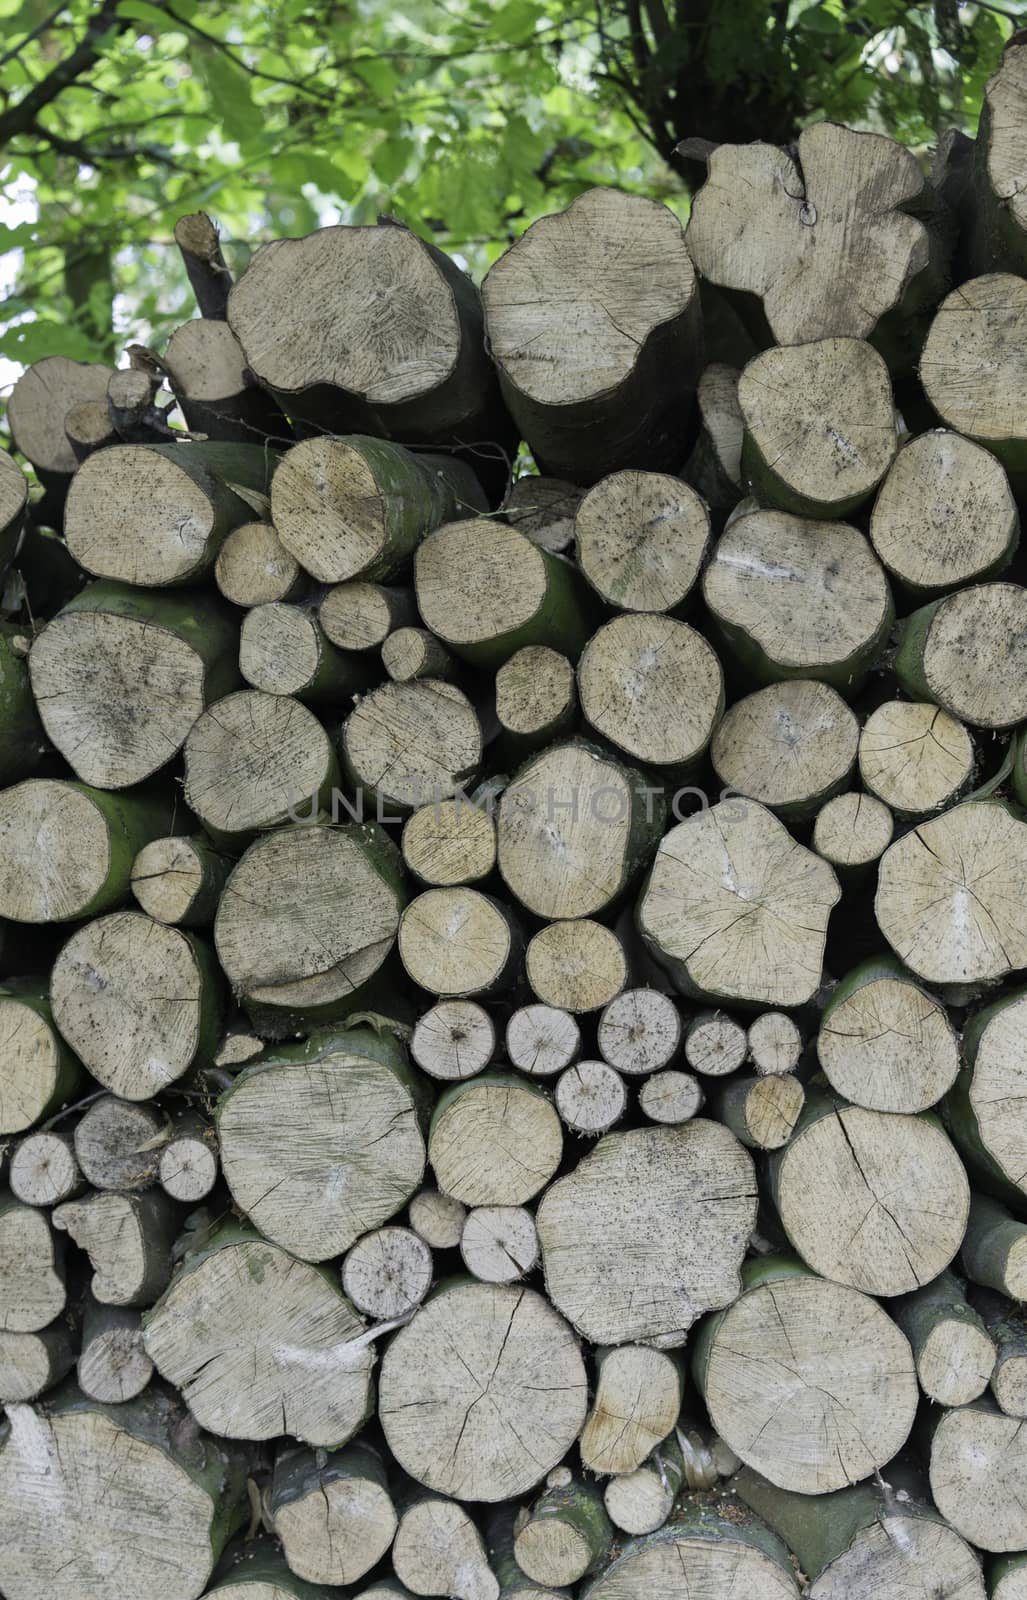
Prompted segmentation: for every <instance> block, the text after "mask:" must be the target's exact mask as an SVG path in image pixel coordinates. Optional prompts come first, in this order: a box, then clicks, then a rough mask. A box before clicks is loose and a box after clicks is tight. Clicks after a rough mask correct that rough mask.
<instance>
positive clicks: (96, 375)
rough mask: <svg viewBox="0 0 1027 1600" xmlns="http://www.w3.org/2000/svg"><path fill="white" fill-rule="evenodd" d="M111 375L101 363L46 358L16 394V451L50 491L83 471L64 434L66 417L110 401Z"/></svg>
mask: <svg viewBox="0 0 1027 1600" xmlns="http://www.w3.org/2000/svg"><path fill="white" fill-rule="evenodd" d="M110 375H111V369H110V367H104V366H100V365H99V364H97V363H96V362H91V361H69V360H68V358H67V356H45V357H44V358H43V360H42V361H36V362H34V363H33V365H32V366H31V367H27V368H26V369H25V371H24V372H23V373H22V375H21V377H20V378H19V379H18V381H17V383H16V384H15V385H14V388H13V389H12V390H11V393H10V396H9V398H8V401H7V422H8V426H9V427H10V430H11V438H12V439H13V441H14V446H15V449H16V450H18V451H20V453H21V454H22V455H23V456H24V457H25V459H26V460H27V461H31V463H32V465H33V466H34V467H35V469H36V472H37V474H38V475H39V477H40V482H41V483H43V484H45V485H46V486H47V487H48V488H49V487H51V486H52V485H54V484H55V482H56V483H61V480H67V479H68V478H70V476H71V474H72V473H73V472H74V471H75V470H76V468H77V466H78V462H77V460H76V459H75V453H74V451H73V450H72V448H71V445H70V443H69V442H68V436H67V434H66V433H65V431H64V418H65V416H66V415H67V413H68V412H69V411H70V410H71V409H72V408H73V407H74V406H78V405H81V404H82V402H83V401H87V400H103V401H106V399H107V380H108V379H109V377H110ZM62 486H63V485H62Z"/></svg>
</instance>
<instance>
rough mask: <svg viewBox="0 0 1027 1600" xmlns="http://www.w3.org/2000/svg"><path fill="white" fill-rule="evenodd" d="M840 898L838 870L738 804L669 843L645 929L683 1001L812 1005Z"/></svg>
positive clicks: (648, 892) (680, 831)
mask: <svg viewBox="0 0 1027 1600" xmlns="http://www.w3.org/2000/svg"><path fill="white" fill-rule="evenodd" d="M892 848H893V849H894V848H895V846H892ZM885 860H887V856H886V857H885ZM840 896H841V890H840V888H839V885H838V879H837V877H836V876H835V873H834V869H833V868H832V867H830V866H828V864H827V862H826V861H822V860H821V858H820V857H819V856H816V855H814V854H813V853H812V851H809V850H807V849H805V847H804V846H803V845H800V844H798V843H797V842H796V841H795V840H794V839H793V838H792V836H791V834H790V833H789V832H788V831H787V829H786V828H785V826H784V824H783V823H781V822H779V821H778V820H777V818H776V817H775V816H773V814H772V813H771V812H769V811H767V810H766V809H765V808H764V807H763V806H761V805H757V804H756V803H755V802H754V801H752V800H740V799H737V800H736V799H731V800H727V801H722V802H721V803H720V804H719V805H715V806H712V807H711V808H710V809H709V810H706V811H702V812H698V813H696V815H695V816H693V817H689V819H688V820H687V821H686V822H682V823H679V824H678V826H677V827H676V828H672V829H671V830H670V832H669V833H668V834H666V836H665V837H664V838H663V839H662V840H661V842H660V846H659V849H658V850H657V852H656V859H655V861H654V862H653V866H652V870H651V872H650V874H649V878H648V880H647V883H646V886H645V889H644V890H643V892H642V897H641V900H640V901H639V906H638V925H639V928H640V930H641V933H642V936H643V938H644V940H645V942H646V944H647V945H648V947H649V949H650V950H651V952H652V954H653V955H654V956H655V957H656V959H657V960H658V961H659V962H661V964H663V965H664V966H666V968H667V970H668V971H669V972H670V974H671V976H672V978H673V979H674V982H675V984H676V985H677V987H678V988H679V989H680V990H681V991H682V992H683V993H685V994H691V995H693V996H695V995H698V996H703V997H706V998H709V999H714V1000H728V1001H730V1000H742V1001H746V1002H749V1003H753V1004H757V1005H764V1006H765V1005H772V1006H796V1005H804V1004H805V1003H806V1002H807V1001H808V1000H811V999H812V997H813V995H814V994H815V993H816V991H817V989H818V988H819V987H820V982H821V975H822V962H823V951H824V941H825V938H826V933H827V922H828V918H829V916H830V914H831V910H832V908H833V907H834V906H835V905H836V904H837V902H838V900H839V898H840Z"/></svg>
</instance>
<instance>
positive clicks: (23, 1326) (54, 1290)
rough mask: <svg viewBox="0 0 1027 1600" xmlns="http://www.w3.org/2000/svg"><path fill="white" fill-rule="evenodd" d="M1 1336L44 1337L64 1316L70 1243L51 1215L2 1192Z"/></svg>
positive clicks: (0, 1241) (0, 1262)
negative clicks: (58, 1231) (45, 1330)
mask: <svg viewBox="0 0 1027 1600" xmlns="http://www.w3.org/2000/svg"><path fill="white" fill-rule="evenodd" d="M0 1282H2V1283H3V1286H4V1293H3V1300H2V1301H0V1330H2V1331H3V1332H4V1333H39V1332H40V1331H41V1330H42V1329H43V1328H46V1327H49V1325H50V1323H51V1322H53V1321H54V1319H55V1318H56V1317H59V1316H60V1314H61V1312H62V1311H63V1310H64V1305H65V1301H66V1299H67V1293H66V1290H65V1287H64V1241H63V1239H58V1238H57V1237H56V1236H55V1235H54V1232H53V1229H52V1228H51V1226H50V1219H49V1217H48V1216H47V1214H46V1212H45V1211H38V1210H37V1209H36V1208H35V1207H34V1206H25V1205H22V1204H21V1203H20V1202H19V1201H17V1200H15V1199H13V1198H12V1197H11V1195H10V1194H7V1195H5V1194H3V1193H2V1192H0Z"/></svg>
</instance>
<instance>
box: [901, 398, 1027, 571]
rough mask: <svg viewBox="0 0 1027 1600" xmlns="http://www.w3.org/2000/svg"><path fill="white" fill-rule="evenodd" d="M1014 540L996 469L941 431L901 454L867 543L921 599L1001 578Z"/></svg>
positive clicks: (1005, 488) (988, 458)
mask: <svg viewBox="0 0 1027 1600" xmlns="http://www.w3.org/2000/svg"><path fill="white" fill-rule="evenodd" d="M1019 533H1020V520H1019V517H1018V515H1017V510H1016V502H1015V501H1014V499H1013V495H1012V491H1011V490H1010V487H1009V479H1008V478H1007V477H1006V474H1005V472H1004V471H1003V468H1002V465H1001V463H1000V462H998V461H997V460H996V459H995V457H994V456H993V455H992V454H991V452H990V451H988V450H982V448H981V447H980V445H977V444H974V443H973V441H972V440H970V439H965V438H963V436H962V435H961V434H958V433H950V432H948V431H946V430H945V429H942V428H936V429H934V430H932V431H931V432H930V433H923V434H921V435H920V436H919V437H918V438H916V439H911V440H910V441H909V443H908V444H906V445H904V446H903V448H902V449H901V450H900V451H899V453H898V455H897V456H896V458H895V461H894V462H893V464H892V466H891V467H890V469H889V471H888V475H887V477H886V478H885V480H884V482H883V483H882V484H881V488H880V491H879V492H878V495H877V499H876V500H875V502H874V509H873V512H872V513H871V517H870V539H871V542H872V544H873V546H874V549H875V550H876V551H877V554H878V556H879V557H880V559H881V561H882V562H883V563H884V565H885V567H887V569H888V571H889V572H890V573H891V574H892V576H893V577H895V578H898V579H899V580H900V581H901V582H902V583H903V584H905V585H906V587H907V588H908V589H909V590H910V591H911V593H912V594H914V595H919V596H921V597H923V598H928V597H930V596H932V595H935V594H937V592H938V591H939V590H941V589H952V588H955V587H956V585H957V584H964V583H973V582H974V581H979V580H980V579H981V578H987V577H992V576H993V575H994V574H995V573H997V572H1001V571H1002V569H1003V567H1005V566H1007V565H1008V563H1009V561H1010V558H1011V557H1012V555H1013V552H1014V550H1015V549H1016V545H1017V540H1018V538H1019Z"/></svg>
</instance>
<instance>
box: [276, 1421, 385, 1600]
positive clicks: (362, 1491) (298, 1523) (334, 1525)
mask: <svg viewBox="0 0 1027 1600" xmlns="http://www.w3.org/2000/svg"><path fill="white" fill-rule="evenodd" d="M269 1506H270V1517H271V1524H272V1527H273V1529H274V1531H275V1533H276V1534H277V1535H278V1537H279V1538H280V1539H281V1541H282V1548H283V1550H284V1552H285V1559H286V1561H287V1562H288V1563H289V1569H290V1571H291V1572H295V1573H296V1575H297V1577H300V1578H305V1579H306V1580H307V1581H308V1582H310V1583H327V1584H345V1583H355V1582H356V1581H357V1579H358V1578H362V1577H363V1576H364V1574H365V1572H368V1571H370V1569H371V1568H372V1567H373V1566H374V1565H375V1564H376V1563H377V1562H378V1561H380V1559H381V1557H382V1556H383V1555H384V1554H385V1552H386V1550H388V1548H389V1546H390V1545H391V1543H392V1540H393V1536H394V1534H395V1532H396V1527H397V1521H396V1512H395V1508H394V1506H393V1504H392V1498H391V1496H390V1494H389V1488H388V1483H387V1480H386V1477H385V1467H384V1465H383V1463H382V1459H381V1457H380V1456H379V1455H378V1454H377V1452H376V1451H374V1450H372V1449H371V1448H370V1447H369V1446H368V1445H365V1444H361V1443H357V1444H351V1445H347V1447H346V1449H345V1450H335V1451H332V1452H331V1453H330V1454H326V1453H325V1452H324V1451H316V1452H315V1451H313V1450H309V1449H306V1448H303V1447H300V1448H298V1449H296V1448H293V1449H288V1448H286V1449H282V1448H279V1450H278V1453H277V1455H276V1457H275V1470H274V1476H273V1477H272V1480H271V1494H270V1501H269Z"/></svg>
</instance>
